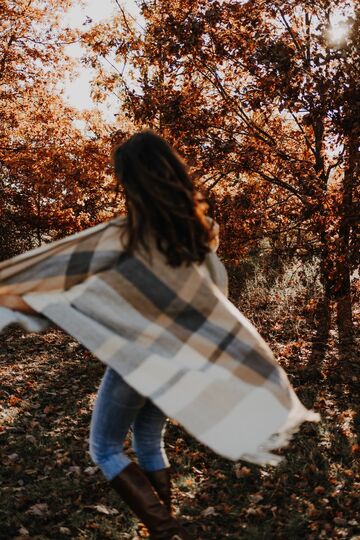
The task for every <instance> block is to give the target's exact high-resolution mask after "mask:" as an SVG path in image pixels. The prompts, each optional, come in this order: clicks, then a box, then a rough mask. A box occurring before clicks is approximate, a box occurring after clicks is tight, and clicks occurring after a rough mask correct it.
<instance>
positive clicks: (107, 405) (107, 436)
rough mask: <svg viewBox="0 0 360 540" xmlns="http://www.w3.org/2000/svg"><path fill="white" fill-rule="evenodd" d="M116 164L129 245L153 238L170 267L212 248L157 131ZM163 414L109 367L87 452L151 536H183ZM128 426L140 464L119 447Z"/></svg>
mask: <svg viewBox="0 0 360 540" xmlns="http://www.w3.org/2000/svg"><path fill="white" fill-rule="evenodd" d="M114 164H115V174H116V177H117V179H118V181H119V182H120V184H121V186H123V189H124V195H125V201H126V208H127V219H128V221H127V227H126V229H125V230H124V234H125V235H126V240H125V246H126V251H127V252H128V253H134V252H135V251H137V250H139V249H140V250H141V249H143V250H145V251H149V253H150V245H151V243H155V245H156V248H157V249H158V250H159V251H160V252H161V253H163V255H164V256H165V257H166V259H167V262H168V264H169V272H170V271H171V267H177V266H180V265H190V264H193V263H197V264H201V263H203V262H204V259H205V256H206V254H207V253H208V252H209V251H210V249H211V248H210V244H211V241H212V239H213V233H212V226H211V225H210V222H209V220H207V219H206V217H205V215H204V205H202V204H201V202H200V200H199V198H198V196H197V193H196V191H195V188H194V185H193V183H192V181H191V179H190V177H189V175H188V173H187V171H186V168H185V165H184V164H183V162H182V160H181V159H180V157H179V156H178V155H177V154H176V152H175V151H174V150H172V149H171V148H170V146H169V145H168V144H167V143H166V142H165V141H164V140H163V139H162V138H161V137H159V136H157V135H155V134H154V133H152V132H151V131H145V132H143V133H139V134H136V135H134V136H133V137H131V138H130V139H129V140H128V141H127V142H125V143H124V144H122V145H120V146H119V147H118V148H116V149H115V152H114ZM150 256H151V253H150ZM165 422H166V417H165V415H164V414H163V413H162V412H161V411H160V410H159V409H158V408H157V407H156V406H155V405H154V404H153V403H152V402H151V401H149V400H148V399H146V398H144V397H143V396H141V395H140V394H138V393H137V392H136V391H135V390H133V389H132V388H131V387H130V386H129V385H128V384H126V383H125V382H124V380H123V379H122V378H121V377H120V376H119V375H118V374H117V373H116V372H115V371H114V370H113V369H111V368H109V367H108V368H107V370H106V372H105V375H104V378H103V380H102V382H101V385H100V389H99V393H98V397H97V400H96V403H95V407H94V412H93V416H92V422H91V429H90V454H91V457H92V459H93V461H94V462H95V463H96V464H97V465H99V467H100V468H101V469H102V471H103V473H104V475H105V477H106V478H107V479H108V480H109V481H110V482H111V485H112V486H113V487H114V488H115V489H116V491H117V492H118V493H119V494H120V495H121V496H122V497H123V499H124V500H125V501H126V502H127V503H128V504H129V506H130V507H131V508H132V510H133V511H134V512H135V514H137V516H138V517H139V518H140V519H141V520H142V521H143V522H144V523H145V525H146V526H147V527H148V529H149V531H150V533H151V537H152V538H154V539H155V538H159V539H160V538H164V539H165V538H166V539H167V538H169V539H170V538H172V539H173V540H175V539H176V538H178V539H179V540H180V539H184V540H185V539H188V538H190V536H189V534H188V533H187V532H186V531H185V530H184V529H183V528H182V527H181V526H180V524H179V523H177V521H176V520H175V519H174V518H173V517H172V516H171V480H170V468H169V461H168V459H167V456H166V453H165V450H164V431H165V429H164V428H165ZM130 426H132V428H133V443H134V449H135V452H136V454H137V457H138V461H139V466H137V465H136V464H135V463H131V462H130V460H129V458H128V457H127V456H126V455H125V454H124V452H123V445H124V441H125V438H126V435H127V433H128V431H129V428H130ZM153 488H155V491H154V489H153ZM159 499H160V501H162V502H160V501H159Z"/></svg>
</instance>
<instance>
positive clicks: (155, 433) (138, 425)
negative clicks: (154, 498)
mask: <svg viewBox="0 0 360 540" xmlns="http://www.w3.org/2000/svg"><path fill="white" fill-rule="evenodd" d="M165 425H166V416H165V415H164V414H163V413H162V412H161V411H160V409H158V408H157V407H156V406H155V405H154V404H153V403H151V401H149V400H148V401H147V402H146V404H145V405H144V407H143V408H142V409H141V411H140V413H139V414H138V416H137V417H136V420H135V422H134V425H133V446H134V450H135V452H136V454H137V457H138V460H139V463H140V466H141V468H142V469H143V470H144V471H145V474H146V476H147V477H148V479H149V480H150V482H151V484H152V485H153V487H154V488H155V490H156V492H157V494H158V495H159V497H160V499H161V500H162V501H163V503H164V504H165V506H166V508H167V509H168V511H169V512H170V513H171V511H172V507H171V471H170V466H169V460H168V458H167V456H166V453H165V448H164V433H165Z"/></svg>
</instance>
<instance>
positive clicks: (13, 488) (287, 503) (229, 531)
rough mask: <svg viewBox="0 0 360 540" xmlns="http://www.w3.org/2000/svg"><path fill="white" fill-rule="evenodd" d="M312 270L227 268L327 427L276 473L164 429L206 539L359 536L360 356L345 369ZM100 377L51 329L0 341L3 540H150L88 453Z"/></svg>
mask: <svg viewBox="0 0 360 540" xmlns="http://www.w3.org/2000/svg"><path fill="white" fill-rule="evenodd" d="M314 268H315V265H314V264H313V263H312V262H311V261H308V262H307V263H301V264H300V262H299V261H288V262H283V263H279V261H275V263H274V261H272V263H271V260H260V261H259V260H254V259H253V260H247V261H244V262H243V263H242V264H241V265H239V266H238V267H236V268H234V267H229V275H230V291H231V298H232V300H233V301H234V302H235V303H236V305H237V306H238V307H239V309H240V310H241V311H242V312H243V313H244V314H245V315H246V316H247V317H248V318H250V319H251V320H252V322H253V323H254V324H255V325H256V327H257V328H258V330H259V331H260V333H261V334H262V336H263V337H264V338H265V339H266V340H267V342H268V343H269V345H270V346H271V348H272V349H273V351H274V353H275V355H276V357H277V359H278V360H279V362H280V363H281V365H282V366H283V367H284V368H285V370H286V372H287V374H288V376H289V378H290V380H291V382H292V384H293V386H294V387H295V390H296V392H297V394H298V396H299V397H300V399H301V400H302V402H303V403H304V404H305V405H306V406H307V407H310V408H313V409H315V410H316V411H318V412H319V413H320V414H321V422H320V423H319V424H315V425H313V424H304V425H303V426H302V427H301V429H300V431H299V432H298V433H297V434H296V435H295V436H294V439H293V440H292V441H291V443H290V444H289V446H288V447H287V448H285V449H283V450H282V451H281V452H280V453H281V455H283V456H284V458H285V459H284V460H283V462H282V463H281V464H280V465H279V466H278V467H276V468H273V467H262V468H260V467H257V466H254V465H251V464H249V463H246V462H239V463H232V462H230V461H227V460H225V459H221V458H219V457H218V456H216V455H215V454H214V453H212V452H211V451H210V450H208V449H207V448H205V447H203V446H202V445H200V444H199V443H197V441H195V440H194V439H193V438H192V437H190V436H189V435H188V434H187V433H185V432H184V431H183V430H182V429H181V427H179V426H178V425H176V424H174V423H170V425H169V428H168V431H167V448H168V452H169V458H170V460H171V462H172V464H173V467H174V485H175V507H176V509H177V510H178V511H179V512H180V513H181V515H182V516H183V517H184V520H185V524H186V526H187V527H188V529H189V530H190V531H191V532H192V534H193V535H194V537H195V538H196V539H198V540H200V539H201V540H215V539H216V540H221V539H222V538H230V539H232V540H304V539H308V540H316V539H321V540H332V539H349V540H360V524H359V515H360V505H359V497H358V495H359V488H360V476H359V473H360V470H359V456H360V443H359V432H360V429H359V428H360V417H359V408H358V404H359V398H360V392H359V388H360V384H359V383H360V369H359V364H358V363H357V359H356V356H355V350H354V349H351V350H350V349H349V350H348V351H347V353H346V354H347V358H348V360H349V362H348V363H346V364H345V363H343V362H342V361H341V360H340V353H339V349H338V344H337V333H336V329H335V328H334V325H333V323H332V321H331V320H330V321H327V323H326V325H325V326H324V321H323V320H322V316H321V309H320V307H321V298H322V297H321V292H322V291H321V284H320V282H319V280H318V277H317V275H316V272H315V270H314ZM353 285H354V294H355V296H356V294H358V292H357V289H356V287H357V283H354V284H353ZM355 315H356V314H355ZM355 322H357V320H356V316H355ZM343 352H344V351H343ZM103 369H104V368H103V366H102V365H101V364H100V363H99V362H98V361H97V360H96V359H94V358H93V357H92V356H91V354H89V353H88V352H87V351H86V350H84V349H83V348H82V347H81V346H80V345H79V344H78V343H76V342H75V341H74V340H73V339H71V338H69V337H67V336H66V335H65V334H63V333H62V332H60V331H59V330H56V329H51V330H49V331H47V332H46V333H44V334H41V335H36V334H25V333H24V332H23V331H21V330H19V329H16V328H12V329H9V330H8V331H7V332H6V333H5V334H3V335H2V336H0V380H1V397H0V399H1V403H0V405H1V409H0V420H1V427H0V444H1V447H2V458H1V459H2V463H1V474H0V497H1V507H0V538H1V539H2V540H3V539H4V540H8V539H9V540H15V539H16V540H29V539H31V540H50V539H51V540H52V539H55V540H61V539H64V540H66V539H67V538H68V539H74V540H85V539H86V540H102V539H113V540H115V539H116V540H119V539H133V538H146V537H147V532H146V531H145V530H144V529H143V528H141V526H139V525H138V524H137V522H136V520H135V519H134V518H133V516H132V515H131V514H130V512H129V511H128V510H127V508H126V507H125V506H124V505H123V503H122V502H121V501H120V500H119V499H118V498H117V496H116V494H115V493H112V492H111V490H109V486H108V484H107V483H106V481H105V480H104V478H103V477H102V475H101V473H100V471H99V470H98V469H97V467H95V466H94V465H93V464H92V462H91V460H90V457H89V454H88V429H89V421H90V415H91V408H92V404H93V401H94V398H95V395H96V391H97V387H98V385H99V382H100V379H101V376H102V373H103ZM244 436H246V434H244Z"/></svg>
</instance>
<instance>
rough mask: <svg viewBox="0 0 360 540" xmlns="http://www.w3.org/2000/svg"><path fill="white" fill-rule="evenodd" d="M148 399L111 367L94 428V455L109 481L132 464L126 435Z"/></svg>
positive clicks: (97, 405) (102, 387) (103, 384)
mask: <svg viewBox="0 0 360 540" xmlns="http://www.w3.org/2000/svg"><path fill="white" fill-rule="evenodd" d="M145 403H146V398H144V397H142V396H141V395H140V394H138V393H137V392H136V391H135V390H133V389H132V388H131V387H130V386H129V385H128V384H127V383H126V382H125V381H124V380H123V379H122V377H120V375H118V374H117V373H116V371H114V370H113V369H111V368H109V367H108V368H107V369H106V371H105V374H104V377H103V379H102V381H101V384H100V388H99V391H98V395H97V398H96V402H95V406H94V410H93V414H92V418H91V425H90V455H91V458H92V460H93V461H94V463H96V464H97V465H98V466H99V467H100V469H101V470H102V472H103V474H104V475H105V477H106V478H107V480H112V479H113V478H114V477H115V476H116V475H117V474H119V473H120V472H121V471H122V470H123V469H125V467H127V466H128V465H129V463H130V459H129V458H128V457H127V456H126V455H125V454H124V452H123V447H124V441H125V438H126V435H127V433H128V431H129V428H130V426H131V424H132V423H133V422H134V420H135V418H136V416H137V414H138V413H139V411H140V410H141V408H142V407H143V406H144V404H145Z"/></svg>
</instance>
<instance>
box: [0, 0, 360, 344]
mask: <svg viewBox="0 0 360 540" xmlns="http://www.w3.org/2000/svg"><path fill="white" fill-rule="evenodd" d="M137 3H138V5H139V7H140V9H141V14H142V18H141V19H139V20H134V17H133V16H130V15H129V14H128V12H127V11H126V9H125V8H123V7H122V4H121V3H120V2H118V1H116V0H114V5H116V8H117V12H116V13H115V16H114V17H113V18H112V19H111V20H109V21H107V22H105V23H101V24H97V25H92V26H91V27H90V28H86V27H85V28H84V30H83V31H82V32H81V33H79V34H78V35H74V32H70V31H69V30H67V29H66V28H65V29H64V28H62V26H61V24H60V21H61V13H62V11H63V10H64V9H66V8H67V7H68V5H69V2H66V1H63V2H57V3H53V2H52V1H49V0H47V1H43V2H37V3H36V2H34V3H32V4H28V3H25V2H17V3H16V5H15V4H13V3H12V2H2V4H4V6H5V16H4V17H3V18H2V20H1V23H0V25H1V33H0V66H2V68H1V74H0V77H1V78H0V88H1V94H0V115H1V118H2V120H3V123H2V126H1V127H0V167H1V173H0V174H1V186H2V187H1V189H2V192H3V194H4V196H3V197H2V200H1V202H0V205H2V206H1V222H0V227H1V228H2V231H4V232H3V234H2V235H1V238H2V240H1V242H2V243H1V245H0V251H1V257H2V258H5V257H7V256H10V255H11V254H13V253H14V252H16V251H17V252H18V251H21V250H23V249H28V248H29V247H31V246H32V245H36V244H37V243H40V242H41V241H43V240H47V239H50V238H55V237H57V236H62V235H65V234H68V233H70V232H72V231H74V230H77V229H79V228H83V227H85V226H89V225H91V224H93V223H95V222H96V221H97V220H100V219H105V218H106V217H107V216H109V215H110V214H111V212H112V210H111V205H110V202H111V196H110V195H109V191H108V188H109V187H110V186H111V179H110V177H109V172H110V163H109V161H110V160H109V155H110V147H111V143H113V142H118V141H121V140H122V139H123V138H124V137H126V136H127V135H128V134H129V133H130V132H132V131H135V130H138V129H142V128H144V127H151V128H153V129H154V130H156V131H157V132H159V133H161V134H162V135H163V136H164V137H166V138H167V139H169V140H170V142H172V143H173V144H174V145H175V146H176V148H178V150H179V151H180V153H181V154H182V155H183V156H184V157H185V158H186V160H187V162H188V163H189V164H190V166H191V171H192V174H193V176H194V178H195V181H196V182H197V184H198V186H199V188H200V189H201V190H202V191H203V192H205V193H206V195H207V197H208V200H209V203H210V211H211V212H212V214H213V215H214V216H215V218H216V219H217V220H218V221H219V223H220V226H221V231H222V244H221V252H220V254H221V256H222V258H223V259H224V260H225V262H226V263H227V265H228V268H229V270H230V273H231V275H232V276H233V278H234V279H233V285H234V286H236V285H238V284H239V283H240V282H241V283H242V284H244V283H245V281H246V280H245V281H244V274H246V273H248V274H249V275H252V273H253V272H254V271H255V270H256V268H258V267H262V268H263V269H264V271H265V272H266V274H267V278H268V281H267V286H268V287H269V288H270V287H271V286H272V285H273V284H274V283H275V282H276V280H277V279H278V278H279V276H280V277H281V275H285V270H284V265H288V267H289V265H290V266H291V265H295V266H296V268H298V267H299V265H300V270H299V272H297V273H296V275H297V277H298V281H299V283H300V282H301V280H302V281H303V282H304V283H305V285H306V287H305V288H307V291H308V297H307V299H306V302H310V300H311V296H314V295H316V294H318V292H319V290H320V288H321V290H322V294H321V295H320V296H318V297H316V302H315V305H317V307H318V311H319V313H320V312H321V313H322V316H323V317H325V318H328V317H329V316H330V311H329V310H330V308H332V307H336V313H337V322H338V330H339V337H340V340H342V341H350V340H351V337H352V333H353V312H352V307H353V299H354V291H351V275H352V273H353V272H354V271H355V270H356V268H358V266H359V234H358V233H359V231H358V215H359V154H358V148H359V120H358V119H359V117H360V97H359V76H358V65H359V60H360V59H359V20H360V17H359V8H358V7H357V6H356V5H355V3H354V2H352V1H346V0H345V1H342V2H340V1H338V0H331V1H329V0H315V1H311V2H310V1H307V0H306V1H303V2H297V1H295V0H289V1H274V2H264V1H262V0H254V1H251V2H250V1H248V2H246V1H241V2H239V1H235V0H227V1H223V2H220V1H217V0H191V1H190V0H182V1H181V2H180V1H178V0H172V1H170V0H142V1H141V0H140V1H138V2H137ZM36 5H37V6H38V7H37V8H36V7H34V6H36ZM9 6H12V7H9ZM41 6H42V8H41ZM44 6H46V9H43V8H44ZM33 20H36V21H37V23H36V24H35V25H34V24H32V23H31V21H33ZM74 39H80V40H81V41H82V43H83V44H84V45H85V46H86V54H85V57H84V58H83V62H84V63H85V64H87V65H90V66H92V67H93V68H95V69H96V70H97V73H96V77H95V79H94V81H93V97H94V99H96V100H99V101H101V100H104V99H106V97H107V96H109V95H111V96H116V99H117V102H115V103H114V107H116V108H117V109H118V117H117V121H116V122H115V124H114V125H107V123H106V122H105V120H103V119H101V117H96V115H92V116H91V115H90V114H88V115H87V116H86V118H85V127H84V124H83V127H82V128H81V129H80V128H79V127H77V124H76V122H74V119H76V118H80V117H81V115H80V113H78V112H76V111H74V110H72V109H71V108H70V107H69V106H68V105H66V104H65V103H64V101H63V100H62V98H61V95H59V92H57V91H56V89H57V87H58V84H59V80H60V78H61V77H63V76H64V72H65V71H66V70H71V62H70V61H69V59H68V58H67V57H66V54H65V52H64V51H65V49H64V44H66V43H68V42H69V41H71V40H74ZM105 66H107V68H105ZM113 99H114V98H113ZM82 118H83V119H84V115H82ZM305 267H311V268H313V269H314V270H315V278H314V277H313V273H312V272H310V274H311V276H312V277H311V282H314V279H315V280H318V281H317V282H318V288H317V289H316V291H315V289H312V288H311V287H310V285H309V282H308V281H307V278H306V276H305V273H304V272H305V271H303V274H302V273H301V272H302V270H304V268H305ZM244 286H245V285H244ZM299 300H300V299H299ZM303 301H304V303H306V302H305V299H303ZM304 305H305V304H304Z"/></svg>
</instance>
